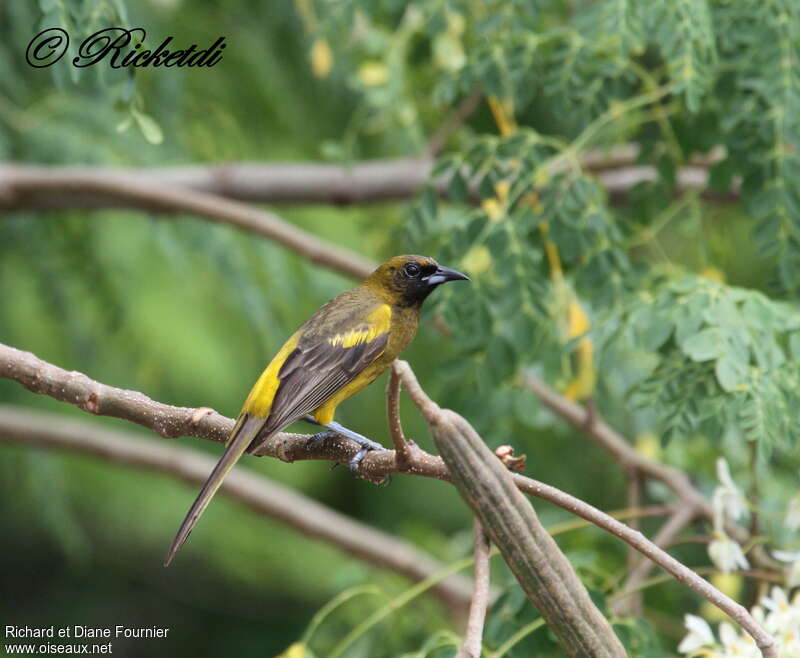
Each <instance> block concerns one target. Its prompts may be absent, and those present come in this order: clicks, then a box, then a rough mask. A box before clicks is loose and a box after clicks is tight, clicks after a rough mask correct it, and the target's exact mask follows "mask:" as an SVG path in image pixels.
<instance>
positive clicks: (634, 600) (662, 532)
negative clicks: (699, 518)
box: [612, 506, 696, 615]
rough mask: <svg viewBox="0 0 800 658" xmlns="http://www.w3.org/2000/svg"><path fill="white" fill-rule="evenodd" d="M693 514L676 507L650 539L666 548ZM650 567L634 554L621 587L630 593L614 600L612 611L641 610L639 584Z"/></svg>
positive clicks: (650, 563) (690, 509) (648, 573)
mask: <svg viewBox="0 0 800 658" xmlns="http://www.w3.org/2000/svg"><path fill="white" fill-rule="evenodd" d="M695 516H696V510H694V509H692V508H691V507H682V506H681V507H678V508H677V509H676V510H675V512H673V514H672V515H671V516H670V517H669V518H668V519H667V520H666V521H665V522H664V523H663V525H662V526H661V527H660V528H659V530H658V532H657V533H656V535H655V536H654V537H653V539H652V540H651V541H652V542H653V543H654V544H655V545H656V546H658V547H660V548H666V547H667V546H669V545H671V543H672V542H673V541H674V540H675V538H676V537H677V536H678V535H679V534H680V532H681V531H682V530H683V529H684V528H685V527H686V526H687V525H688V524H689V523H691V522H692V520H693V519H694V518H695ZM629 565H630V562H629ZM652 568H653V563H652V562H651V561H650V560H646V559H644V558H642V557H640V556H639V555H635V556H634V562H633V565H632V566H629V571H628V577H627V579H626V580H625V585H624V586H623V587H622V589H623V590H624V591H629V592H631V595H630V596H626V597H622V598H620V599H618V600H616V601H615V602H614V604H613V608H612V609H613V610H614V612H616V613H617V614H618V615H634V614H637V612H641V603H642V600H641V597H640V596H639V593H640V591H641V589H640V588H639V585H640V584H641V583H642V582H644V581H645V580H646V579H647V577H648V576H649V575H650V572H651V571H652Z"/></svg>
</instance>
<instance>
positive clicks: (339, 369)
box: [164, 255, 469, 567]
mask: <svg viewBox="0 0 800 658" xmlns="http://www.w3.org/2000/svg"><path fill="white" fill-rule="evenodd" d="M459 280H464V281H469V277H468V276H467V275H466V274H462V273H461V272H458V271H457V270H454V269H451V268H449V267H444V266H442V265H439V263H437V262H436V261H435V260H434V259H433V258H429V257H427V256H416V255H402V256H394V257H393V258H390V259H389V260H387V261H386V262H385V263H383V264H382V265H380V266H379V267H378V268H377V269H376V270H375V271H374V272H372V274H370V275H369V277H367V279H366V280H364V281H363V282H362V283H361V284H359V285H357V286H356V287H355V288H352V289H350V290H347V291H345V292H343V293H341V294H340V295H338V296H337V297H334V298H333V299H332V300H330V301H329V302H327V303H326V304H324V305H323V306H321V307H320V308H319V309H318V310H317V311H316V312H315V313H314V314H313V315H312V316H311V317H310V318H309V319H308V320H306V322H304V323H303V324H302V325H301V326H300V327H299V328H298V329H297V331H295V332H294V333H293V334H292V335H291V336H290V337H289V339H288V340H287V341H286V342H285V343H284V345H283V347H281V349H280V350H278V353H277V354H276V355H275V356H274V357H273V359H272V361H270V363H269V364H268V365H267V367H266V369H265V370H264V372H263V373H262V374H261V376H260V377H259V378H258V380H257V381H256V383H255V385H254V386H253V388H252V390H251V391H250V394H249V395H248V396H247V399H246V400H245V402H244V404H243V405H242V410H241V412H240V413H239V416H238V418H237V419H236V423H235V424H234V426H233V429H232V430H231V432H230V434H229V435H228V437H227V439H226V447H225V451H224V452H223V454H222V457H221V458H220V460H219V461H218V462H217V464H216V466H215V467H214V469H213V470H212V471H211V475H209V477H208V479H207V480H206V483H205V484H204V485H203V488H202V489H201V490H200V493H199V494H198V496H197V498H196V499H195V501H194V503H193V504H192V506H191V507H190V508H189V511H188V513H187V514H186V517H185V518H184V520H183V523H182V524H181V526H180V528H179V530H178V533H177V535H176V536H175V539H174V540H173V541H172V544H171V546H170V548H169V551H168V553H167V556H166V558H165V559H164V566H165V567H166V566H169V564H170V562H172V559H173V558H174V557H175V554H176V553H177V552H178V550H179V549H180V548H181V546H182V545H183V544H184V542H185V541H186V539H187V538H188V536H189V533H190V532H191V531H192V528H193V527H194V526H195V524H196V523H197V521H198V519H199V518H200V516H201V515H202V513H203V512H204V511H205V509H206V507H207V506H208V503H209V502H210V501H211V498H212V497H213V495H214V494H215V493H216V491H217V489H219V487H220V485H221V484H222V481H223V479H224V478H225V476H226V475H227V474H228V473H229V472H230V470H231V469H232V468H233V466H234V465H235V464H236V462H237V461H238V460H239V458H240V457H241V456H242V455H243V454H244V452H245V451H246V450H247V449H248V448H250V447H251V446H252V447H254V448H255V447H257V446H259V445H261V444H262V443H264V442H265V441H267V440H268V439H269V438H270V437H271V436H272V435H274V434H276V433H277V432H280V431H281V430H282V429H284V428H285V427H287V426H288V425H290V424H292V423H294V422H296V421H298V420H306V421H308V422H310V423H313V424H315V425H319V426H322V427H324V428H325V430H324V431H321V432H318V433H316V434H314V435H311V436H310V437H309V441H312V442H313V441H317V440H320V439H323V438H329V437H332V436H337V435H339V436H344V437H346V438H348V439H352V440H353V441H355V442H356V443H357V444H358V445H359V446H360V449H359V451H358V452H357V453H356V455H355V456H354V457H353V459H352V460H351V461H350V464H349V465H350V469H351V470H352V471H354V472H357V470H358V466H359V464H360V463H361V460H362V459H363V458H364V456H365V455H366V454H367V452H368V451H370V450H383V449H384V448H383V446H382V445H381V444H380V443H377V442H375V441H372V440H370V439H368V438H367V437H365V436H362V435H361V434H358V433H356V432H354V431H352V430H350V429H348V428H346V427H344V426H342V425H340V424H339V423H337V422H335V421H334V420H333V418H334V414H335V412H336V407H337V406H338V405H339V404H340V403H341V402H343V401H344V400H346V399H347V398H349V397H350V396H352V395H355V394H356V393H358V392H359V391H361V390H362V389H363V388H365V387H366V386H368V385H369V384H371V383H372V382H373V381H375V379H377V378H378V377H379V376H380V375H381V374H382V373H383V372H384V371H385V370H386V369H387V368H388V367H389V366H390V365H391V364H392V361H394V360H395V358H396V357H397V356H398V355H399V354H400V353H401V352H402V351H403V350H404V349H405V348H406V347H407V346H408V344H409V343H410V342H411V341H412V339H413V338H414V335H415V334H416V331H417V326H418V324H419V316H420V310H421V308H422V304H423V302H424V301H425V299H426V298H427V297H428V295H430V294H431V292H433V291H434V290H435V289H436V288H437V287H438V286H440V285H441V284H443V283H447V282H448V281H459Z"/></svg>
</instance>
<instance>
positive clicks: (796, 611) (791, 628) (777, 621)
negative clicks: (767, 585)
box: [761, 585, 800, 638]
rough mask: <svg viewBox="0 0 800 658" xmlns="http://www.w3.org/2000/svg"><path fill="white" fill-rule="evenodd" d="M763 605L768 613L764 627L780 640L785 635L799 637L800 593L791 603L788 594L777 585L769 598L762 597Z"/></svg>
mask: <svg viewBox="0 0 800 658" xmlns="http://www.w3.org/2000/svg"><path fill="white" fill-rule="evenodd" d="M761 605H762V606H764V608H765V609H766V611H767V617H766V619H765V620H764V626H765V627H766V629H767V630H768V631H769V632H770V633H772V634H773V635H775V636H776V637H778V638H781V636H783V635H785V634H794V635H795V636H796V635H797V633H798V628H800V593H799V594H795V596H794V598H793V599H792V601H791V602H790V601H789V597H788V596H786V592H785V591H784V590H783V589H781V588H780V587H778V586H777V585H775V587H773V588H772V589H771V590H770V592H769V596H762V597H761Z"/></svg>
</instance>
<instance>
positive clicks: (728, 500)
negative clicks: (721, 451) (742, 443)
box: [711, 457, 747, 529]
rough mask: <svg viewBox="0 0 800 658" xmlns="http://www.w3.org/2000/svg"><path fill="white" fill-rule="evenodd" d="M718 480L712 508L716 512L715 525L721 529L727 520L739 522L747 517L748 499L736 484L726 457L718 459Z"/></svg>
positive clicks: (712, 499)
mask: <svg viewBox="0 0 800 658" xmlns="http://www.w3.org/2000/svg"><path fill="white" fill-rule="evenodd" d="M717 479H718V480H719V482H720V486H718V487H717V488H716V489H714V494H713V495H712V497H711V506H712V507H713V508H714V512H715V514H714V525H715V526H716V527H717V528H718V529H719V528H721V527H722V524H723V523H724V522H725V519H726V518H728V519H731V520H732V521H737V520H738V519H740V518H742V517H743V516H746V515H747V499H746V498H745V497H744V496H743V495H742V492H741V491H740V490H739V487H737V486H736V484H735V483H734V481H733V478H732V477H731V470H730V468H729V467H728V462H727V461H725V458H724V457H720V458H718V459H717Z"/></svg>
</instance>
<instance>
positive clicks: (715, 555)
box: [708, 530, 750, 573]
mask: <svg viewBox="0 0 800 658" xmlns="http://www.w3.org/2000/svg"><path fill="white" fill-rule="evenodd" d="M708 557H709V558H711V562H713V563H714V565H715V566H716V567H717V568H718V569H719V570H720V571H722V573H730V572H731V571H734V570H736V569H749V568H750V563H749V562H748V561H747V558H746V557H745V556H744V553H743V552H742V547H741V546H739V544H737V543H736V542H735V541H733V539H731V538H730V537H728V535H726V534H725V533H724V532H721V531H719V530H717V532H715V533H714V539H713V541H712V542H711V543H710V544H709V545H708Z"/></svg>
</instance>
